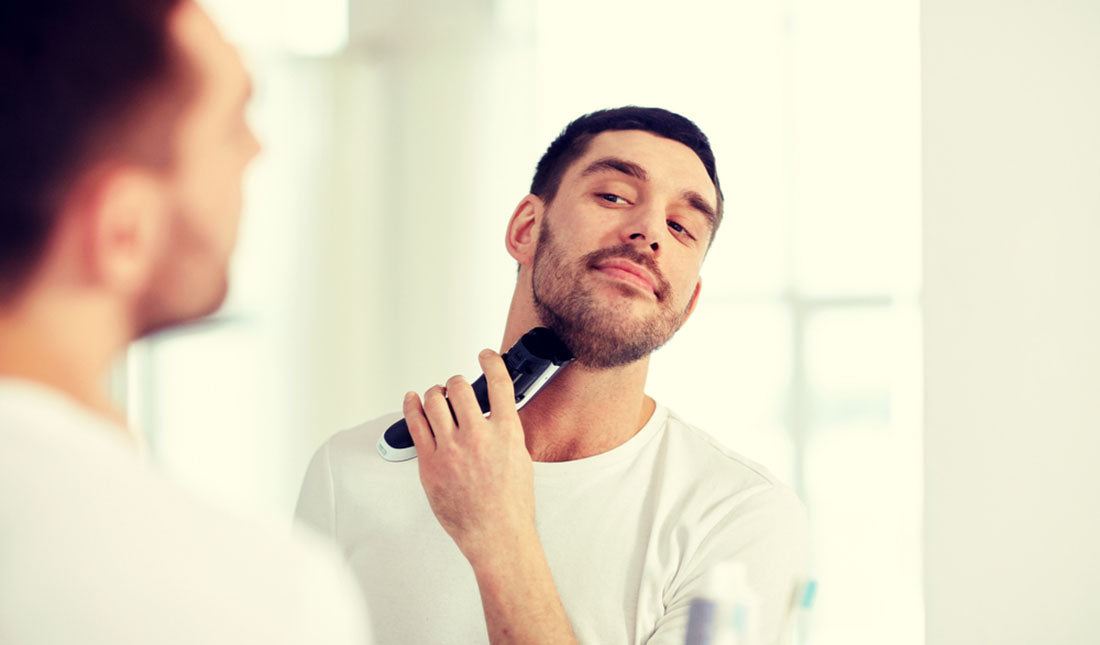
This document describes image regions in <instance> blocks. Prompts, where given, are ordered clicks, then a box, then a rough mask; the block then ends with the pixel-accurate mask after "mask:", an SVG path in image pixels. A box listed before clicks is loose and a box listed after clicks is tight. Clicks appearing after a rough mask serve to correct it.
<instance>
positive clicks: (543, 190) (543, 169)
mask: <svg viewBox="0 0 1100 645" xmlns="http://www.w3.org/2000/svg"><path fill="white" fill-rule="evenodd" d="M608 130H643V131H645V132H652V133H653V134H655V135H657V136H660V137H664V138H666V139H671V140H673V141H679V142H680V143H682V144H684V145H685V146H687V147H688V148H691V150H692V152H694V153H695V154H696V156H698V157H699V161H701V162H703V167H704V168H706V170H707V175H708V176H710V180H711V181H712V182H713V183H714V191H715V193H717V195H718V203H717V204H716V205H715V211H716V214H717V217H716V218H715V220H714V231H717V230H718V225H719V224H720V223H721V222H722V199H723V198H722V187H721V186H720V185H719V183H718V171H717V170H716V169H715V167H714V153H713V152H712V151H711V149H710V142H709V141H707V135H705V134H703V131H702V130H700V129H699V127H698V126H697V125H695V124H694V123H692V122H691V120H689V119H687V118H685V117H683V116H680V115H679V114H676V113H675V112H669V111H668V110H664V109H661V108H653V107H638V106H636V105H627V106H624V107H620V108H612V109H607V110H599V111H597V112H591V113H589V114H585V115H584V116H582V117H579V118H577V119H575V120H574V121H573V122H572V123H570V124H569V125H567V126H565V129H564V130H562V131H561V134H559V135H558V138H557V139H554V142H553V143H551V144H550V147H549V148H547V149H546V152H545V153H544V154H543V155H542V159H539V165H538V167H537V168H536V169H535V177H534V178H533V179H532V180H531V193H532V194H534V195H537V196H539V197H540V198H541V199H542V200H543V201H544V202H547V203H549V202H551V201H553V199H554V196H555V195H556V194H557V192H558V187H559V186H560V185H561V179H562V177H563V176H564V175H565V171H566V170H567V169H568V168H569V166H570V165H571V164H572V163H573V162H574V161H576V160H577V159H578V158H579V157H580V156H581V155H583V154H584V152H585V150H587V149H588V143H589V142H590V141H591V140H592V138H593V137H595V136H596V135H597V134H599V133H601V132H606V131H608ZM712 238H713V233H712Z"/></svg>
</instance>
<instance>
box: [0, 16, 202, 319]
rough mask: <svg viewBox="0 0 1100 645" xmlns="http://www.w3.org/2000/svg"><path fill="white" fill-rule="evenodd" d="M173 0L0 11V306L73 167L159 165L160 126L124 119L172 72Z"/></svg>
mask: <svg viewBox="0 0 1100 645" xmlns="http://www.w3.org/2000/svg"><path fill="white" fill-rule="evenodd" d="M183 1H186V0H94V1H89V0H32V1H29V2H5V3H3V6H2V7H0V87H3V88H4V91H3V92H2V93H0V304H3V303H4V302H6V301H8V300H10V299H11V298H13V297H14V296H15V295H17V293H18V292H19V291H20V290H21V289H22V287H24V286H25V284H26V282H27V280H28V278H29V277H30V276H31V274H32V273H33V271H34V270H35V268H36V266H37V263H38V261H39V260H40V259H41V256H42V254H43V252H44V250H45V246H46V243H47V242H48V240H49V237H50V234H51V232H52V231H53V229H54V227H55V225H56V220H57V217H58V213H59V210H60V208H61V207H62V204H63V202H64V200H65V198H66V196H67V195H68V193H69V191H70V189H71V188H72V185H73V184H74V182H75V181H76V180H77V179H78V178H79V177H80V174H81V172H82V171H83V170H84V169H86V168H88V167H90V166H91V165H93V164H95V163H97V162H99V161H101V160H103V159H106V158H111V157H126V158H129V159H133V158H135V157H139V158H140V160H141V161H143V162H147V163H150V164H168V163H170V159H171V146H170V136H171V135H170V132H167V131H163V132H157V133H155V134H154V133H152V132H150V131H149V130H148V129H143V128H140V127H137V128H135V125H136V124H138V123H139V122H140V121H141V119H143V118H144V117H145V115H147V114H148V112H149V110H150V108H151V106H152V105H153V104H156V103H158V101H159V100H160V97H163V95H164V94H165V93H166V88H167V87H169V85H171V84H172V81H173V79H174V74H173V73H172V71H173V69H174V64H175V63H174V51H173V46H172V43H171V39H170V38H169V34H168V23H169V18H170V16H171V14H172V12H173V10H174V9H175V7H176V6H177V5H179V4H180V3H181V2H183ZM164 130H167V129H164ZM151 135H152V136H151Z"/></svg>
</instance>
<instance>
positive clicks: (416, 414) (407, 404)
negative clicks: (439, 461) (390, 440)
mask: <svg viewBox="0 0 1100 645" xmlns="http://www.w3.org/2000/svg"><path fill="white" fill-rule="evenodd" d="M401 411H402V412H404V413H405V424H406V425H408V426H409V434H410V435H412V440H413V445H415V446H416V452H417V454H419V455H421V456H424V455H425V454H429V453H432V452H434V451H435V436H434V435H432V429H431V427H430V426H429V425H428V418H427V417H426V416H424V407H423V406H421V405H420V397H419V396H417V395H416V392H408V393H406V394H405V400H404V402H403V403H402V405H401Z"/></svg>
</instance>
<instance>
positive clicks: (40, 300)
mask: <svg viewBox="0 0 1100 645" xmlns="http://www.w3.org/2000/svg"><path fill="white" fill-rule="evenodd" d="M116 314H117V312H112V311H111V310H110V308H109V307H104V306H103V303H101V302H96V300H95V298H94V297H89V296H86V295H81V294H79V293H56V292H55V293H35V294H33V295H31V296H28V297H25V298H23V299H21V300H20V301H19V302H17V303H15V304H13V305H11V306H5V307H3V308H0V376H6V377H13V378H19V379H24V380H28V381H33V382H36V383H40V384H42V385H46V386H48V387H51V388H53V389H56V390H60V391H61V392H63V393H64V394H67V395H68V396H70V397H72V398H73V399H75V400H76V401H77V402H78V403H80V404H82V405H84V406H85V407H87V408H89V409H91V410H92V411H93V412H95V413H97V414H100V415H102V416H105V417H108V418H109V419H111V420H112V421H116V422H117V424H118V425H119V427H120V428H125V420H124V417H123V415H121V414H120V413H119V412H118V410H116V409H115V408H114V406H113V405H112V404H111V402H110V397H109V396H108V394H107V391H106V383H107V375H108V372H109V370H110V366H111V361H112V359H113V358H114V356H115V355H116V354H117V353H118V352H119V351H120V350H121V349H122V348H124V347H125V345H126V343H127V341H128V338H127V336H126V335H125V334H124V333H121V332H119V331H117V330H121V329H125V328H126V327H125V323H124V321H122V320H120V317H119V316H118V315H116ZM109 330H115V331H114V333H112V332H111V331H109Z"/></svg>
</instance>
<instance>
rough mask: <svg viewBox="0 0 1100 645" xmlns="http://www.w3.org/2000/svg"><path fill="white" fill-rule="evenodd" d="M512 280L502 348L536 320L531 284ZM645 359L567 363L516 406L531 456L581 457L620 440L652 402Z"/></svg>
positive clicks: (650, 411) (553, 458)
mask: <svg viewBox="0 0 1100 645" xmlns="http://www.w3.org/2000/svg"><path fill="white" fill-rule="evenodd" d="M525 286H526V285H525V284H524V280H523V279H521V280H519V281H517V285H516V291H515V293H514V294H513V298H512V306H511V308H510V309H509V312H508V323H507V325H506V326H505V331H504V342H503V346H502V347H501V351H502V352H504V351H507V350H508V348H509V347H511V346H512V345H513V344H515V342H516V341H518V340H519V339H520V337H521V336H523V334H525V333H527V331H529V330H530V329H532V328H534V327H537V326H539V325H540V324H541V323H540V321H539V319H538V316H537V315H536V314H535V313H534V311H535V309H534V301H533V299H532V298H531V296H530V289H529V288H524V287H525ZM648 372H649V358H648V357H646V358H643V359H641V360H639V361H636V362H634V363H630V364H629V365H625V366H623V367H618V368H614V369H600V370H597V369H591V368H588V367H586V366H584V365H578V364H576V363H572V364H570V365H569V366H568V367H566V368H565V369H563V370H562V372H561V373H560V374H559V375H558V376H556V377H555V378H554V380H553V381H551V382H550V384H549V385H547V386H546V387H544V388H543V389H542V390H541V391H540V392H539V395H538V396H537V397H535V398H534V399H532V400H531V402H530V403H528V404H527V405H525V406H524V407H523V409H522V410H520V413H519V415H520V420H521V421H522V422H523V432H524V435H525V437H526V440H527V451H528V452H529V453H531V458H532V459H534V460H535V461H571V460H574V459H583V458H585V457H591V456H593V455H598V454H600V453H604V452H607V451H608V450H611V449H612V448H615V447H617V446H620V445H622V444H623V443H624V442H626V441H627V440H628V439H630V438H631V437H633V436H634V435H635V434H637V432H638V431H639V430H641V428H642V426H644V425H645V424H646V422H647V421H648V420H649V418H650V416H652V414H653V410H654V408H655V407H656V403H654V401H653V399H651V398H650V397H648V396H647V395H646V394H645V381H646V375H647V374H648Z"/></svg>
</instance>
